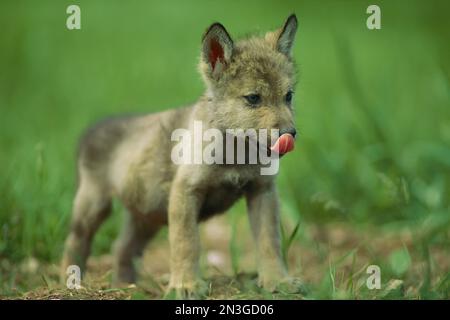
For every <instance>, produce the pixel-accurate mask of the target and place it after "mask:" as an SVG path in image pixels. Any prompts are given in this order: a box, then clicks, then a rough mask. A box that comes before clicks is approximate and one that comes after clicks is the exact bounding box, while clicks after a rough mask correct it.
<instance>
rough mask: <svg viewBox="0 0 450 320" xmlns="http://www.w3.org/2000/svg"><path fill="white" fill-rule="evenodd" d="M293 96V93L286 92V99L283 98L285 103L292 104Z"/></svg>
mask: <svg viewBox="0 0 450 320" xmlns="http://www.w3.org/2000/svg"><path fill="white" fill-rule="evenodd" d="M293 95H294V93H293V92H292V91H288V93H286V97H285V98H284V99H285V100H286V103H291V102H292V96H293Z"/></svg>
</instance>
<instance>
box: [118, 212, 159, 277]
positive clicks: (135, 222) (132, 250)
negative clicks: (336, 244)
mask: <svg viewBox="0 0 450 320" xmlns="http://www.w3.org/2000/svg"><path fill="white" fill-rule="evenodd" d="M125 219H126V221H125V225H124V226H123V228H122V231H121V234H120V236H119V238H118V239H117V241H116V243H115V245H114V267H113V268H114V284H115V285H122V284H129V283H134V282H135V281H136V271H135V267H134V261H135V259H137V258H140V257H141V256H142V253H143V251H144V249H145V246H146V244H147V242H148V240H149V239H150V238H151V237H152V236H153V235H154V234H155V233H156V232H157V231H158V229H159V225H157V224H155V225H150V224H149V223H145V221H141V220H140V219H139V218H136V217H135V216H133V215H131V214H130V213H128V212H127V213H126V217H125Z"/></svg>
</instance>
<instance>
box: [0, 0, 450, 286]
mask: <svg viewBox="0 0 450 320" xmlns="http://www.w3.org/2000/svg"><path fill="white" fill-rule="evenodd" d="M70 4H78V5H79V6H80V7H81V25H82V29H81V30H73V31H69V30H67V28H66V19H67V16H68V15H67V14H66V8H67V6H68V5H70ZM370 4H378V5H379V6H380V7H381V19H382V20H381V23H382V29H381V30H368V29H367V27H366V19H367V17H368V14H366V8H367V7H368V6H369V5H370ZM292 12H295V13H296V14H297V16H298V19H299V31H298V33H297V40H296V46H295V57H296V59H297V62H298V65H299V70H300V73H299V74H300V81H299V85H298V88H297V90H296V98H295V108H296V110H297V113H296V116H297V123H298V131H299V132H300V138H299V139H298V143H297V145H296V152H294V153H293V154H290V155H289V156H288V157H286V158H285V159H283V161H282V167H281V173H280V178H279V188H280V190H281V192H280V193H281V196H282V206H283V217H284V219H286V221H290V222H292V223H294V224H295V223H297V222H298V221H300V222H301V223H305V224H322V223H328V222H342V223H345V224H348V225H349V226H351V227H352V228H355V229H357V228H364V227H365V226H367V225H378V226H388V227H392V228H396V227H399V228H404V227H406V228H411V229H412V230H421V229H422V226H427V228H428V229H427V230H428V231H427V232H428V234H427V237H426V242H425V246H428V245H430V246H431V245H435V244H437V245H439V246H443V247H444V248H447V249H448V248H449V247H450V246H449V243H450V240H449V239H450V236H449V227H450V212H449V211H450V204H449V193H450V171H449V169H450V90H449V89H450V85H449V71H450V59H449V57H450V55H449V54H450V41H449V40H450V39H449V35H450V34H449V33H450V19H449V18H448V15H449V12H450V3H449V2H448V1H444V0H443V1H254V0H251V1H206V0H205V1H158V2H156V1H136V0H131V1H126V2H124V1H5V0H3V1H1V2H0V147H1V149H0V272H1V273H0V281H4V283H6V282H7V280H8V279H10V274H8V271H7V268H6V267H1V265H2V263H3V266H5V265H11V264H16V263H19V262H20V261H22V260H23V259H25V258H27V257H30V256H32V257H35V258H37V259H38V260H40V261H46V262H50V263H56V262H57V261H58V259H59V257H60V255H61V251H62V247H63V240H64V238H65V235H66V233H67V230H68V222H69V218H70V210H71V202H72V198H73V195H74V192H75V187H76V185H75V184H76V181H75V178H76V174H75V149H76V144H77V139H78V137H79V135H80V134H81V132H82V131H83V130H84V129H85V128H86V127H87V126H88V125H89V124H91V123H93V122H94V121H96V120H98V119H100V118H102V117H105V116H108V115H113V114H120V113H133V112H153V111H160V110H165V109H168V108H173V107H177V106H180V105H185V104H187V103H191V102H194V101H195V100H196V99H197V98H198V97H199V95H200V94H201V93H202V90H203V84H202V82H201V79H200V77H199V75H198V73H197V69H196V65H197V62H198V56H199V50H200V40H201V35H202V33H203V32H204V30H205V29H206V27H207V26H208V25H209V24H211V23H212V22H215V21H220V22H221V23H222V24H224V25H225V26H226V27H227V29H228V31H229V32H230V34H231V35H232V37H234V38H238V37H239V36H243V35H246V34H248V33H249V32H265V31H268V30H273V29H275V28H278V27H280V26H281V25H282V23H283V21H284V20H285V18H286V17H287V16H288V15H289V14H290V13H292ZM119 209H120V208H119V207H118V206H116V210H115V211H119ZM242 209H243V205H242V204H240V205H238V206H237V207H236V208H235V209H234V210H235V211H238V212H240V211H243V210H242ZM118 224H120V215H119V214H115V215H114V217H113V219H111V220H110V221H108V222H107V224H106V225H105V226H104V227H103V228H102V229H101V232H100V234H99V235H98V237H97V238H96V241H95V246H94V253H95V254H99V253H105V252H108V251H109V246H110V242H111V240H112V239H113V237H114V236H115V235H116V234H117V231H118ZM302 225H303V224H302ZM1 261H3V262H1ZM5 261H8V263H6V262H5ZM447 271H448V270H447ZM447 277H448V274H447ZM0 288H1V287H0ZM3 288H4V286H3Z"/></svg>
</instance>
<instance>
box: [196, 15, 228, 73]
mask: <svg viewBox="0 0 450 320" xmlns="http://www.w3.org/2000/svg"><path fill="white" fill-rule="evenodd" d="M232 52H233V40H231V37H230V35H229V34H228V32H227V30H225V27H224V26H223V25H221V24H220V23H214V24H212V25H211V26H210V27H209V28H208V30H206V32H205V35H204V36H203V46H202V59H203V61H204V62H205V63H206V64H207V65H208V70H207V71H206V72H207V73H208V75H209V76H211V77H212V78H214V79H218V78H220V75H221V73H222V71H223V70H224V68H226V66H227V64H229V63H230V59H231V54H232Z"/></svg>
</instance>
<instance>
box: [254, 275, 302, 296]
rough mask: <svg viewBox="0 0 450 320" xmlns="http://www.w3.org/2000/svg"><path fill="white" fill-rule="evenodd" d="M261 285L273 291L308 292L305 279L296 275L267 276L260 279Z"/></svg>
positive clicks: (288, 292)
mask: <svg viewBox="0 0 450 320" xmlns="http://www.w3.org/2000/svg"><path fill="white" fill-rule="evenodd" d="M259 285H260V286H261V287H263V288H264V289H265V290H267V291H270V292H273V293H287V294H303V295H306V294H307V288H306V286H305V284H304V283H303V281H301V280H300V279H299V278H295V277H283V278H281V279H273V278H268V277H265V278H262V279H260V280H259Z"/></svg>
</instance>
